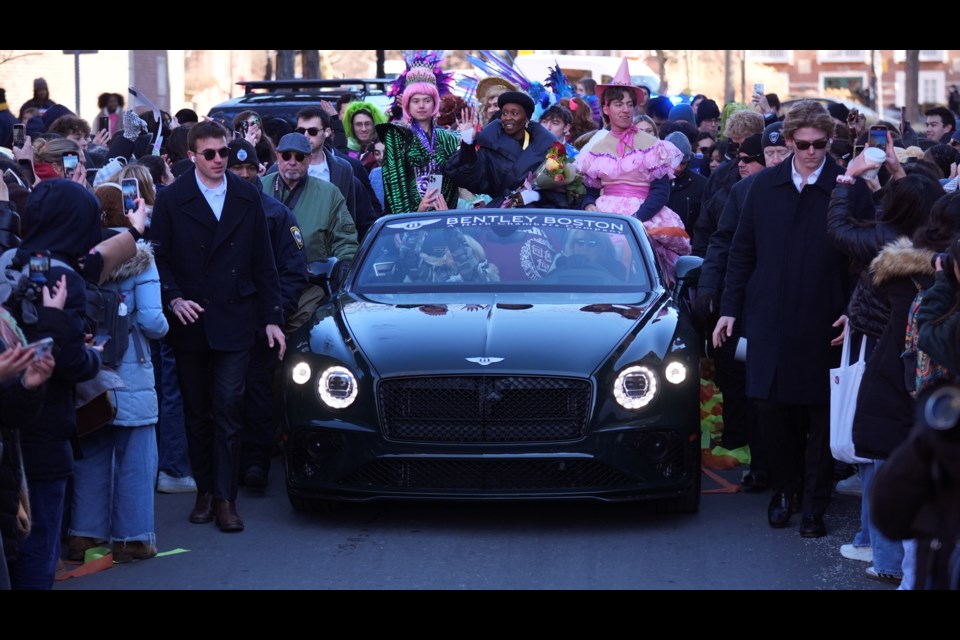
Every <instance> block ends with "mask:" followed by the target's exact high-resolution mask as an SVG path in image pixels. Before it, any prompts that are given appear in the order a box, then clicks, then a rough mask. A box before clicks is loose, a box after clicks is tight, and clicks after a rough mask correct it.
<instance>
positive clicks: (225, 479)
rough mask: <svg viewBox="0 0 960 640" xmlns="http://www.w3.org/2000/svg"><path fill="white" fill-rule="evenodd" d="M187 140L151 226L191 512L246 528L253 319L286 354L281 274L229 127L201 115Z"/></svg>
mask: <svg viewBox="0 0 960 640" xmlns="http://www.w3.org/2000/svg"><path fill="white" fill-rule="evenodd" d="M188 144H189V148H190V152H189V157H190V158H191V160H192V161H193V163H194V165H195V167H196V168H195V171H190V172H188V173H185V174H184V175H182V176H180V177H179V178H178V179H177V180H176V182H174V183H173V184H172V185H170V186H169V187H167V188H166V189H163V190H162V191H161V192H160V193H159V195H158V197H157V204H156V206H155V207H154V212H153V223H152V228H151V234H152V239H153V241H154V243H155V244H156V250H155V256H156V262H157V268H158V270H159V272H160V285H161V290H162V295H163V303H164V306H165V307H166V309H167V310H168V315H169V320H170V333H169V334H168V335H167V340H168V341H169V343H170V346H172V347H173V349H174V353H175V355H176V359H177V375H178V378H179V381H180V390H181V392H182V394H183V408H184V417H185V421H186V425H187V444H188V447H189V455H190V466H191V467H192V470H193V476H194V478H195V479H196V481H197V502H196V504H195V506H194V508H193V511H192V512H191V513H190V517H189V520H190V522H193V523H195V524H203V523H207V522H211V521H213V520H216V523H217V526H218V527H219V528H220V529H221V530H222V531H243V528H244V524H243V520H241V519H240V516H239V514H238V513H237V484H238V479H239V473H240V443H241V441H240V434H241V431H242V429H243V396H244V380H245V378H246V373H247V366H248V363H249V358H250V350H251V349H252V348H253V346H254V341H255V337H256V332H257V329H258V328H260V327H264V328H265V329H264V330H265V333H266V337H267V343H268V345H269V346H270V348H271V349H276V352H277V357H278V358H281V359H282V358H283V353H284V351H285V348H286V343H285V340H284V337H283V332H282V331H281V329H280V326H281V325H282V324H283V311H282V308H281V294H280V280H279V276H278V275H277V267H276V264H275V262H274V258H273V249H272V247H271V244H270V236H269V232H268V228H267V219H266V216H265V215H264V212H263V205H262V204H261V201H260V194H259V192H258V191H257V189H256V188H255V187H254V186H252V185H250V184H248V183H247V182H245V181H243V180H241V179H240V178H238V177H237V176H235V175H233V174H232V173H230V172H228V171H227V170H226V169H227V156H228V155H229V150H228V148H227V131H226V130H225V129H224V128H223V127H222V126H221V125H219V124H217V123H215V122H201V123H199V124H197V125H194V126H193V127H192V128H191V129H190V133H189V137H188Z"/></svg>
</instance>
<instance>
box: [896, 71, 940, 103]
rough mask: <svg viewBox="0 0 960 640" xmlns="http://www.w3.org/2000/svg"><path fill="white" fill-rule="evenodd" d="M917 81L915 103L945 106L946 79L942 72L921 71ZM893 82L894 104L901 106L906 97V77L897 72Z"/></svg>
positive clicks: (902, 73) (901, 72)
mask: <svg viewBox="0 0 960 640" xmlns="http://www.w3.org/2000/svg"><path fill="white" fill-rule="evenodd" d="M917 80H918V82H917V93H918V94H919V95H918V96H917V101H918V102H919V103H920V104H939V105H945V104H946V102H947V77H946V74H945V73H944V72H943V71H921V72H920V73H919V75H918V78H917ZM894 82H895V83H896V92H895V95H896V104H898V105H901V104H903V103H904V100H905V98H904V96H905V95H906V88H905V87H906V75H905V74H904V72H903V71H897V73H896V76H895V79H894Z"/></svg>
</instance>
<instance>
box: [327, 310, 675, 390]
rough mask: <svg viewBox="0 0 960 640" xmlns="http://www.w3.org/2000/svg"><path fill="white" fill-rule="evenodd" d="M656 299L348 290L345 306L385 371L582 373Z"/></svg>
mask: <svg viewBox="0 0 960 640" xmlns="http://www.w3.org/2000/svg"><path fill="white" fill-rule="evenodd" d="M657 299H658V297H657V295H655V294H645V295H643V297H642V298H641V299H640V301H639V302H636V303H635V304H598V303H591V302H579V303H560V304H558V303H523V304H507V303H503V302H497V301H496V300H494V299H488V300H485V301H484V300H474V301H471V302H469V303H459V302H458V303H445V304H436V303H434V304H430V303H424V304H384V303H380V302H373V301H369V300H356V299H349V298H348V299H346V300H344V304H343V308H342V309H343V318H344V320H345V321H346V324H347V326H348V328H349V331H350V332H351V334H352V335H353V337H354V338H355V339H356V344H357V345H358V346H359V347H360V349H361V350H362V351H363V353H364V354H365V355H366V357H367V358H368V359H369V361H370V363H371V364H372V365H373V367H374V368H375V369H376V370H377V371H378V373H379V374H380V375H381V376H392V375H405V374H411V373H428V372H431V371H443V372H449V373H478V372H491V373H493V372H501V373H503V372H520V371H531V370H534V371H541V372H544V373H551V374H553V375H576V376H583V375H584V373H586V372H590V371H593V370H595V369H596V368H597V367H598V366H599V365H600V364H601V363H602V362H603V361H604V360H605V359H606V358H607V357H608V356H609V354H610V353H611V352H612V351H613V350H614V349H615V348H616V347H617V345H618V344H619V343H620V342H622V341H623V340H624V338H625V337H626V336H627V335H628V334H630V333H631V332H632V331H633V329H634V327H636V326H637V325H638V323H639V324H641V325H642V324H646V323H647V322H650V321H651V317H652V316H653V313H652V307H653V306H656V305H655V302H656V300H657ZM654 321H656V320H654Z"/></svg>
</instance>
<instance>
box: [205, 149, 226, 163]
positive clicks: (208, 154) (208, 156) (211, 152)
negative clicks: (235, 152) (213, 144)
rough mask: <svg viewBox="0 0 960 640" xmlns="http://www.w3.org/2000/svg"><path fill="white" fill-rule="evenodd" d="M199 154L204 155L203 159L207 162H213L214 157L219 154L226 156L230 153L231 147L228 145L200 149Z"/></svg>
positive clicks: (222, 156)
mask: <svg viewBox="0 0 960 640" xmlns="http://www.w3.org/2000/svg"><path fill="white" fill-rule="evenodd" d="M197 155H198V156H203V159H204V160H206V161H207V162H213V159H214V158H216V157H217V156H220V157H221V158H226V157H227V156H228V155H230V149H228V148H227V147H220V148H219V149H204V150H203V151H198V152H197Z"/></svg>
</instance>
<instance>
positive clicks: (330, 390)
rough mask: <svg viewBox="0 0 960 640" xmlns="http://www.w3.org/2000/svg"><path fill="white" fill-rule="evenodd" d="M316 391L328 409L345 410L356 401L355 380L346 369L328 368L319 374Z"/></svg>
mask: <svg viewBox="0 0 960 640" xmlns="http://www.w3.org/2000/svg"><path fill="white" fill-rule="evenodd" d="M317 391H319V393H320V399H321V400H323V402H324V404H326V405H327V406H328V407H330V408H332V409H345V408H346V407H349V406H350V405H351V404H353V401H354V400H356V399H357V378H356V376H354V375H353V373H352V372H351V371H350V370H349V369H347V368H346V367H339V366H338V367H330V368H329V369H327V370H325V371H324V372H323V373H321V374H320V380H319V381H318V382H317Z"/></svg>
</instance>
